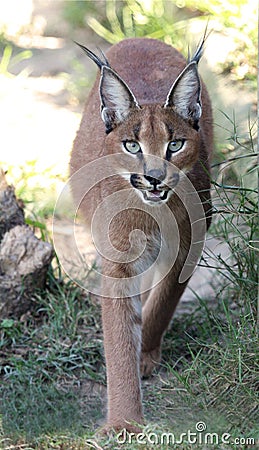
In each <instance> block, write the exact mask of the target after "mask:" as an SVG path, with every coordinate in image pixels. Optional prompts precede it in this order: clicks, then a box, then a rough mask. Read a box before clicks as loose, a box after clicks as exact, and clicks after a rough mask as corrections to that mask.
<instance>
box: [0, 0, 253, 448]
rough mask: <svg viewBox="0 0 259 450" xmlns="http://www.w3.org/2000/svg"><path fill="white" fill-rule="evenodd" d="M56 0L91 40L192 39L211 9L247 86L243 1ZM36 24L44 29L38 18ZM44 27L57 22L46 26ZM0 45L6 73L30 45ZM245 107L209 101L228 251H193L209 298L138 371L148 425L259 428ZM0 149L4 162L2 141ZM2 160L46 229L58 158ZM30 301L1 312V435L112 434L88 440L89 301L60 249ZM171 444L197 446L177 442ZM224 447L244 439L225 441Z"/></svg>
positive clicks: (19, 440)
mask: <svg viewBox="0 0 259 450" xmlns="http://www.w3.org/2000/svg"><path fill="white" fill-rule="evenodd" d="M60 4H61V5H62V8H61V9H60V10H59V14H60V16H59V20H60V21H62V23H63V24H65V25H64V27H65V30H66V34H67V37H71V36H72V37H73V38H75V37H76V38H77V35H78V40H80V38H81V37H82V34H81V33H82V32H83V30H85V28H86V27H87V28H88V29H89V28H90V29H92V30H93V31H92V34H91V36H95V35H94V33H96V34H97V35H98V37H96V40H97V41H98V40H100V39H101V40H102V41H101V42H103V43H105V42H108V43H110V44H112V43H115V42H118V41H120V40H121V39H123V38H124V37H130V36H146V37H155V38H158V39H162V40H164V41H165V42H167V43H170V44H172V45H175V46H177V47H178V48H179V49H180V50H181V51H183V52H185V53H186V42H188V41H190V42H192V41H194V39H193V38H192V36H193V35H196V33H197V31H198V32H199V34H202V32H203V30H204V28H205V26H206V24H207V21H208V19H209V27H210V28H213V29H214V30H215V33H218V35H219V36H220V35H222V34H224V35H228V36H231V38H232V40H233V43H234V45H233V50H232V51H231V52H230V53H229V54H228V55H227V58H226V59H225V60H224V61H223V62H220V63H218V65H217V66H216V67H215V68H214V70H215V72H216V73H221V74H224V76H227V77H228V80H229V82H230V83H231V82H233V83H239V84H238V86H240V89H241V88H242V89H244V88H245V89H246V92H247V93H251V92H252V95H254V99H255V97H256V94H255V86H256V64H257V62H256V53H257V52H256V39H257V26H256V14H255V11H254V7H253V4H254V2H248V1H245V0H244V1H243V0H238V1H237V0H212V1H210V2H207V1H203V0H198V1H196V2H193V1H189V0H185V1H173V0H170V1H169V0H168V1H162V0H150V1H133V0H126V1H113V0H111V1H106V2H104V1H98V2H95V1H65V2H60ZM172 18H173V20H172ZM47 25H48V24H47ZM46 30H47V31H46ZM25 31H26V30H22V31H21V32H20V35H21V34H24V33H25ZM45 33H46V34H47V33H48V34H51V31H49V29H48V26H46V29H45ZM55 33H57V31H56V29H55V30H54V31H53V30H52V34H55ZM75 35H76V36H75ZM94 39H95V38H94ZM98 42H99V41H98ZM0 45H1V48H2V60H1V63H0V74H1V76H2V77H12V79H13V80H14V79H16V78H17V77H19V76H21V73H22V71H23V70H24V69H19V71H18V75H17V74H14V73H13V67H17V64H18V63H20V62H24V63H25V68H26V64H27V62H28V61H29V59H28V58H30V59H33V58H34V57H35V52H34V50H33V49H29V50H28V49H26V50H25V49H23V48H21V47H19V46H18V45H17V36H15V37H13V38H12V39H11V38H10V36H8V34H7V32H6V30H5V29H3V33H2V35H1V43H0ZM72 66H73V67H72V70H71V72H70V73H68V74H66V75H64V74H63V75H62V77H63V80H65V86H66V90H67V97H66V98H67V102H68V107H71V105H72V107H75V105H76V103H75V98H78V99H79V100H81V99H82V98H83V97H85V90H86V89H87V88H88V86H90V85H91V80H89V78H88V77H86V76H85V70H84V69H83V64H82V63H81V62H80V61H73V64H72ZM18 67H20V66H18ZM25 75H26V74H25ZM26 76H27V77H28V74H27V75H26ZM254 101H255V100H254ZM252 109H253V104H252V105H251V115H250V117H248V119H247V121H246V126H245V127H244V126H243V127H240V124H239V123H237V121H236V119H235V115H236V112H235V111H234V112H233V114H232V115H229V114H228V113H226V112H225V111H223V112H221V115H222V118H224V125H222V124H221V125H220V124H215V128H216V130H215V131H216V135H220V126H223V127H224V128H227V131H226V130H224V131H225V134H226V135H227V140H224V141H221V140H218V141H216V143H215V145H216V151H215V156H214V161H213V170H212V186H213V197H214V212H215V214H214V219H213V224H212V227H211V230H210V235H212V236H216V237H217V238H218V239H219V240H222V241H224V242H226V243H227V245H228V247H229V249H230V256H229V257H228V258H224V257H223V255H221V254H212V253H211V254H209V255H206V254H205V255H204V256H203V259H202V260H201V262H200V264H201V265H205V266H206V265H207V264H210V266H212V265H215V267H217V274H218V276H217V277H216V276H215V286H214V289H215V298H214V301H213V302H208V299H207V298H200V297H198V296H197V301H196V303H195V304H194V305H192V308H191V311H188V312H187V313H186V312H184V311H183V312H182V313H180V314H179V315H177V317H176V318H175V320H174V322H173V326H172V328H171V329H170V330H169V331H168V332H167V334H166V338H165V343H164V351H163V363H162V368H161V370H160V372H159V374H157V375H156V377H155V378H154V380H153V381H152V379H151V380H150V381H147V382H144V383H143V387H144V402H145V410H146V414H147V417H148V421H149V423H148V426H147V428H146V430H152V431H154V430H155V431H157V432H158V433H162V432H163V431H167V430H168V431H172V430H173V431H174V432H175V433H176V434H177V435H180V433H181V432H185V431H186V430H187V429H188V428H189V429H191V430H193V429H194V428H195V423H196V422H197V420H203V421H204V422H205V423H206V425H207V431H209V432H213V433H218V434H219V435H222V433H227V432H228V433H230V434H231V436H232V441H234V439H235V438H240V437H243V438H253V439H259V436H258V435H257V433H258V427H257V424H258V409H257V405H258V396H257V383H258V361H259V359H258V336H257V323H256V320H257V319H256V316H257V289H258V279H257V275H258V262H257V261H258V204H257V190H256V186H257V183H256V178H257V161H258V159H257V156H258V153H257V148H256V135H257V123H256V121H255V118H253V114H252ZM1 159H2V160H3V163H4V164H6V161H7V158H6V157H4V156H3V155H2V154H1V157H0V160H1ZM0 162H1V161H0ZM8 171H9V176H10V178H11V180H12V181H13V183H14V184H15V185H16V186H17V193H18V196H20V197H21V198H22V199H23V200H24V202H25V204H26V212H27V220H28V223H30V224H31V223H33V225H34V226H35V227H39V229H40V230H41V234H42V236H43V237H44V238H45V239H51V236H50V234H49V232H48V223H49V219H50V217H51V214H52V211H53V208H54V201H55V196H56V192H57V191H56V189H57V170H56V168H53V167H51V165H50V166H49V167H47V168H46V167H45V168H44V170H42V168H41V167H38V163H37V160H30V161H28V162H27V163H26V165H25V166H23V167H17V166H16V165H15V164H10V165H9V167H8ZM65 179H66V173H62V174H61V173H59V175H58V183H60V182H61V183H62V182H63V181H64V180H65ZM42 180H44V183H45V184H44V186H45V188H44V189H42V183H43V181H42ZM46 190H47V192H48V195H45V192H46ZM51 193H52V194H51ZM49 194H51V195H49ZM209 256H210V259H209V260H208V257H209ZM208 261H209V263H208ZM34 302H35V309H34V310H33V311H31V312H30V313H28V314H27V315H25V316H24V317H22V318H20V319H19V320H17V319H16V318H9V319H5V320H3V321H2V322H0V374H1V387H0V395H1V402H0V448H1V446H2V448H6V449H7V448H17V449H18V448H28V449H29V448H37V449H50V448H53V449H60V450H61V449H72V448H73V449H85V448H105V449H106V448H107V449H108V448H111V449H116V448H119V446H118V445H117V443H116V442H115V441H113V440H110V441H100V440H98V444H97V439H96V438H95V437H94V428H95V427H96V424H99V423H100V418H101V417H102V415H103V412H102V409H103V406H104V403H103V396H104V392H105V390H104V388H103V386H104V384H105V370H104V360H103V348H102V339H101V328H100V311H99V306H98V304H97V303H96V302H95V301H94V299H91V298H90V297H89V296H88V295H87V293H85V292H82V291H81V290H80V289H79V288H78V287H77V286H75V285H74V284H73V283H72V282H71V281H68V280H66V279H65V278H64V275H63V274H62V272H61V268H60V267H59V265H58V262H56V264H55V269H53V270H51V271H50V273H49V276H48V286H47V290H46V292H44V293H41V292H39V293H37V295H36V296H35V300H34ZM158 405H159V408H158ZM194 431H195V430H194ZM124 448H129V449H131V448H132V449H137V448H143V446H139V447H138V446H137V445H136V444H133V445H132V446H130V445H129V446H128V447H125V446H124ZM164 448H166V447H164ZM175 448H177V446H176V447H175ZM180 448H181V449H190V448H197V447H196V446H195V445H191V444H188V443H187V442H186V443H185V444H182V445H181V446H180ZM210 448H215V449H216V448H217V449H218V448H222V449H224V446H220V445H216V446H213V445H211V447H210ZM232 448H236V449H242V448H249V446H248V444H245V443H243V444H242V445H241V444H233V445H232ZM251 448H253V446H252V447H251ZM254 448H255V447H254Z"/></svg>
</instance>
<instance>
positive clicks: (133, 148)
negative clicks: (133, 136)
mask: <svg viewBox="0 0 259 450" xmlns="http://www.w3.org/2000/svg"><path fill="white" fill-rule="evenodd" d="M123 145H124V147H125V148H126V150H127V151H128V152H130V153H133V154H134V155H135V154H136V153H138V152H140V151H141V147H140V145H139V143H138V142H136V141H125V142H123Z"/></svg>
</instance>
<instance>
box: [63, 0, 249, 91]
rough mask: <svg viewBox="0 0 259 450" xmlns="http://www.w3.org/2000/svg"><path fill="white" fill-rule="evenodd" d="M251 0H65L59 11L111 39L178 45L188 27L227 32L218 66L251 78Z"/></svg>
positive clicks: (235, 75) (73, 23) (183, 46)
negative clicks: (227, 48) (229, 42)
mask: <svg viewBox="0 0 259 450" xmlns="http://www.w3.org/2000/svg"><path fill="white" fill-rule="evenodd" d="M256 7H257V6H256V2H254V1H253V0H210V1H209V2H208V1H207V0H197V1H195V2H194V1H193V0H142V1H140V0H124V1H118V0H109V1H98V2H96V1H92V0H90V1H87V2H83V1H72V2H71V1H67V2H65V5H64V17H65V18H66V20H67V21H68V22H69V23H70V24H71V26H73V27H75V26H77V27H86V26H89V27H90V28H91V29H92V30H93V31H94V32H95V33H96V34H97V35H99V36H100V37H102V38H103V39H105V40H106V41H107V42H109V43H111V44H114V43H116V42H119V41H120V40H122V39H124V38H129V37H149V38H156V39H161V40H163V41H164V42H166V43H168V44H173V45H175V46H176V47H177V48H178V49H179V50H180V51H184V50H185V49H186V41H187V42H188V41H189V42H191V38H189V37H188V36H189V34H190V35H191V32H190V31H189V30H190V28H191V27H192V25H194V26H195V27H194V28H195V30H196V32H197V31H199V32H200V33H202V32H203V30H204V29H205V24H206V22H207V20H208V19H209V28H210V29H213V30H215V31H217V32H222V33H225V34H228V35H230V36H231V37H232V39H233V41H234V43H235V49H234V50H233V52H230V53H229V55H228V58H227V61H226V62H225V63H224V65H223V66H222V67H221V70H222V71H223V72H228V73H229V72H230V73H231V74H232V76H233V78H234V79H239V80H248V81H251V80H252V81H253V82H254V84H255V80H256V72H257V70H256V67H257V13H256Z"/></svg>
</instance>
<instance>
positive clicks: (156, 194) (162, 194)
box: [142, 189, 168, 203]
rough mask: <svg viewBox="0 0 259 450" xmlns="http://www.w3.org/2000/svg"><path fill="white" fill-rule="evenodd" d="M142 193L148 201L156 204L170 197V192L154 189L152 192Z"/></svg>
mask: <svg viewBox="0 0 259 450" xmlns="http://www.w3.org/2000/svg"><path fill="white" fill-rule="evenodd" d="M142 193H143V197H144V199H145V200H146V201H150V202H156V203H158V202H161V201H165V200H166V199H167V196H168V191H158V190H157V189H153V190H152V191H142Z"/></svg>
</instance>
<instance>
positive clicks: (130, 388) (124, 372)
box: [102, 297, 143, 432]
mask: <svg viewBox="0 0 259 450" xmlns="http://www.w3.org/2000/svg"><path fill="white" fill-rule="evenodd" d="M102 322H103V333H104V349H105V358H106V369H107V384H108V417H107V424H106V426H105V427H104V428H103V431H104V432H107V431H109V430H110V429H114V430H121V429H123V428H126V429H127V430H128V431H133V432H137V431H139V428H138V427H137V426H136V425H134V424H133V422H135V423H137V424H142V423H143V414H142V404H141V387H140V351H141V305H140V298H138V297H134V298H129V297H128V298H120V299H111V298H103V299H102Z"/></svg>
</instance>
